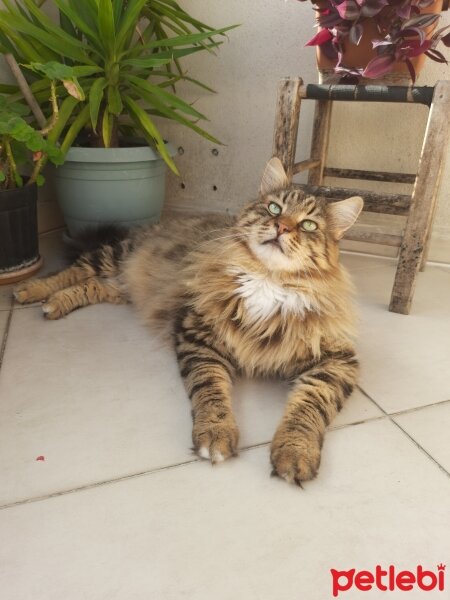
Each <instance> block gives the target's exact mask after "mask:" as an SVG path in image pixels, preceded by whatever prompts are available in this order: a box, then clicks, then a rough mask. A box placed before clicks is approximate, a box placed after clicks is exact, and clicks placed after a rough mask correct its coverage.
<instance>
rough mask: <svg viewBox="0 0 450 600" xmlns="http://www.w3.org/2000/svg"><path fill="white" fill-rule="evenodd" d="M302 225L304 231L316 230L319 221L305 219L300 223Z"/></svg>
mask: <svg viewBox="0 0 450 600" xmlns="http://www.w3.org/2000/svg"><path fill="white" fill-rule="evenodd" d="M300 227H301V228H302V229H303V231H316V229H317V223H316V222H315V221H311V220H310V219H305V220H304V221H302V222H301V223H300Z"/></svg>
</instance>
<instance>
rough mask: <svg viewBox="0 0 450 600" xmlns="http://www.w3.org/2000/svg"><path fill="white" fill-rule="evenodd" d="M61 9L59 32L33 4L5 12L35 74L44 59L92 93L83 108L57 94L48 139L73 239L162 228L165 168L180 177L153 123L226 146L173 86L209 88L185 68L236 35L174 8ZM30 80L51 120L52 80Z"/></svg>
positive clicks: (10, 33)
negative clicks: (128, 227) (56, 155)
mask: <svg viewBox="0 0 450 600" xmlns="http://www.w3.org/2000/svg"><path fill="white" fill-rule="evenodd" d="M44 2H45V0H44ZM41 4H42V2H41ZM53 4H54V5H56V7H57V8H58V10H59V16H60V22H59V24H57V23H55V22H53V21H52V20H51V19H50V18H49V17H48V16H47V15H46V14H45V13H44V11H43V10H42V8H40V7H39V6H37V4H36V3H35V2H34V1H33V0H17V2H16V3H15V4H14V3H12V2H10V0H6V1H5V2H4V5H5V9H4V10H0V34H2V35H1V38H0V43H1V44H2V46H3V48H4V51H8V52H11V53H13V54H14V55H15V56H16V58H17V60H18V61H19V62H21V63H25V64H29V65H30V66H31V67H30V68H31V69H32V68H33V65H34V64H35V63H36V62H38V61H40V60H42V59H41V58H40V57H42V56H43V57H44V58H45V59H48V60H57V61H58V62H63V63H66V64H67V65H70V66H71V67H72V68H74V69H75V70H76V75H77V77H78V80H79V83H80V85H81V87H82V89H83V90H84V91H85V94H86V100H85V102H81V100H80V99H77V98H75V97H73V96H70V95H69V93H68V91H67V90H66V89H65V88H64V87H63V86H59V87H58V89H57V95H58V102H59V116H58V120H57V122H56V124H55V126H54V128H53V129H52V131H51V133H50V134H49V140H50V141H51V142H53V143H57V142H59V143H60V147H61V151H62V154H63V156H64V159H65V162H64V165H63V166H62V167H59V168H58V169H56V187H57V191H58V196H59V201H60V204H61V207H62V209H63V213H64V216H65V220H66V224H67V225H68V229H69V233H70V234H74V233H76V232H77V231H78V230H80V229H82V228H84V227H85V226H88V225H91V224H98V223H102V222H121V223H123V224H130V223H139V222H143V221H145V222H148V221H152V220H157V219H158V217H159V214H160V211H161V207H162V202H163V198H164V183H165V166H166V165H168V166H169V167H170V168H171V169H172V170H173V171H174V172H175V173H177V169H176V166H175V164H174V162H173V159H172V156H171V150H170V147H169V146H168V145H167V144H166V142H165V141H164V139H163V136H162V134H161V133H160V131H159V130H158V128H157V126H156V125H155V122H154V117H155V116H156V117H163V118H167V119H172V120H174V121H177V122H178V123H180V124H181V125H184V126H186V127H189V128H190V129H192V130H194V131H195V132H197V133H199V134H200V135H201V136H203V137H204V138H206V139H208V140H210V141H213V142H214V143H219V142H218V140H216V139H215V138H214V137H213V136H212V135H210V134H209V133H207V132H206V131H205V130H204V129H202V128H201V127H200V126H199V125H198V121H199V120H202V119H205V118H206V117H205V116H204V115H203V114H201V113H200V112H199V111H198V110H197V109H196V108H194V106H192V105H191V104H189V103H187V102H185V101H184V100H182V99H181V98H180V97H179V96H178V95H177V94H176V88H175V85H176V83H177V82H179V81H181V80H189V81H192V82H193V83H195V84H197V85H200V86H202V87H206V86H205V85H204V84H202V83H201V82H198V81H196V80H195V79H192V78H191V77H188V75H187V74H186V73H184V72H183V70H182V68H181V65H180V63H179V60H180V59H181V58H182V57H183V56H186V55H188V54H192V53H195V52H199V51H205V50H209V51H211V50H213V49H215V48H217V47H218V45H219V44H220V43H221V42H220V41H216V40H215V37H214V36H218V35H221V34H223V33H224V32H225V31H226V30H227V29H230V28H224V29H218V30H214V29H212V28H210V27H208V26H207V25H205V24H203V23H201V22H199V21H196V20H195V19H193V18H192V17H190V16H189V15H188V14H187V13H186V12H185V11H183V10H182V9H181V8H180V7H179V5H178V4H177V3H176V2H175V1H174V0H119V1H118V0H53ZM193 30H194V31H193ZM172 34H175V35H173V36H172ZM23 36H26V38H24V37H23ZM170 36H172V37H170ZM25 39H26V42H25V41H24V40H25ZM27 77H28V79H29V82H30V87H31V89H32V90H33V92H34V93H35V95H36V97H37V98H38V99H39V100H40V101H41V102H44V107H43V110H44V112H46V113H47V114H48V113H49V111H50V106H49V104H48V103H47V104H45V98H46V95H47V94H48V87H47V85H46V83H45V79H44V80H43V79H42V78H39V77H38V76H37V74H36V72H35V71H33V70H30V71H28V73H27ZM127 138H128V139H130V138H131V139H133V142H132V144H129V143H127V141H126V140H127ZM136 138H139V139H140V140H143V144H142V143H139V142H138V143H136V142H135V141H134V140H135V139H136Z"/></svg>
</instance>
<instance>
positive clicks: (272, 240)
mask: <svg viewBox="0 0 450 600" xmlns="http://www.w3.org/2000/svg"><path fill="white" fill-rule="evenodd" d="M267 244H270V245H271V246H274V247H275V248H278V250H280V252H282V253H283V254H284V250H283V248H282V247H281V244H280V238H279V237H274V238H270V240H265V241H264V242H262V245H263V246H266V245H267Z"/></svg>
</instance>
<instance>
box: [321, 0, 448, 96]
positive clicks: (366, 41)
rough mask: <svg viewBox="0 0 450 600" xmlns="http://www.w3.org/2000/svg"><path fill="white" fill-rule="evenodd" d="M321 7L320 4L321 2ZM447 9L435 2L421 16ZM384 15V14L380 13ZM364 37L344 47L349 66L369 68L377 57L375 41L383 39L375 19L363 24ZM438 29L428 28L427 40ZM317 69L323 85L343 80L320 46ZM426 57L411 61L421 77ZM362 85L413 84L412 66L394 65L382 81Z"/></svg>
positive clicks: (401, 63) (371, 80) (369, 81)
mask: <svg viewBox="0 0 450 600" xmlns="http://www.w3.org/2000/svg"><path fill="white" fill-rule="evenodd" d="M319 5H320V2H319ZM446 9H447V7H446V6H443V0H435V1H434V2H433V4H431V5H430V6H427V7H426V8H422V9H421V10H420V12H421V13H433V14H437V13H440V12H441V11H442V10H446ZM380 14H383V12H382V13H380ZM362 25H363V35H362V38H361V41H360V42H359V44H353V43H352V42H350V41H349V40H347V41H346V43H345V46H344V58H343V64H344V65H345V66H346V67H354V68H365V67H366V66H367V65H368V63H369V62H370V61H371V60H372V59H373V58H375V57H376V56H377V53H376V50H374V49H373V47H372V40H374V39H377V38H379V37H380V34H379V32H378V31H377V27H376V24H375V21H374V20H373V19H371V18H366V19H365V20H364V21H363V22H362ZM434 30H435V27H434V26H431V27H429V28H428V35H427V37H429V36H431V35H432V33H433V32H434ZM316 52H317V67H318V70H319V78H320V82H321V83H336V82H337V81H339V80H340V79H341V77H342V75H340V74H337V73H335V72H334V67H335V65H336V61H333V60H331V59H330V58H328V57H327V56H325V54H324V52H323V50H322V49H321V47H320V46H317V50H316ZM425 59H426V56H425V54H420V55H419V56H416V57H415V58H412V59H411V62H412V64H413V66H414V70H415V72H416V75H419V73H420V72H421V70H422V69H423V66H424V64H425ZM361 83H368V84H374V83H385V84H387V85H409V84H410V83H411V76H410V74H409V71H408V67H407V66H406V64H405V63H404V62H397V63H394V65H393V66H392V71H391V72H390V73H387V74H386V75H384V76H383V77H381V78H380V79H364V78H363V79H361Z"/></svg>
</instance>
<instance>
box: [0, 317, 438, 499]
mask: <svg viewBox="0 0 450 600" xmlns="http://www.w3.org/2000/svg"><path fill="white" fill-rule="evenodd" d="M12 311H13V309H11V314H12ZM0 364H1V363H0ZM358 389H359V390H360V391H361V393H362V394H364V396H366V397H367V398H368V399H369V400H370V401H371V402H372V403H373V404H375V406H376V407H377V408H378V409H379V410H380V411H381V412H382V413H383V414H382V415H381V416H378V417H370V418H368V419H364V420H362V421H356V422H354V423H347V424H344V425H338V426H336V427H330V428H329V429H328V431H330V432H331V431H339V430H341V429H345V428H346V427H353V426H355V425H363V424H365V423H371V422H375V421H380V420H383V419H386V418H388V419H389V420H390V421H391V422H392V423H394V425H396V426H397V427H398V428H399V429H401V431H403V432H404V433H405V434H406V435H407V436H408V437H409V438H410V439H411V441H413V442H414V444H415V445H416V446H417V447H418V448H420V449H421V450H422V451H423V452H424V453H425V454H427V456H428V457H429V458H430V459H431V460H432V461H433V462H435V463H436V464H437V465H438V466H439V468H440V469H442V470H443V471H444V473H446V474H447V475H449V476H450V474H449V473H447V471H446V470H445V469H444V468H443V467H442V466H441V465H440V464H439V463H438V462H437V461H436V460H435V459H434V458H433V457H432V456H431V455H430V454H428V452H427V451H426V450H424V449H423V448H422V447H421V446H420V445H419V444H418V443H417V442H416V441H415V440H414V439H413V438H412V437H411V436H410V435H409V434H408V433H407V432H406V431H404V430H403V429H402V428H401V427H400V426H399V425H398V424H397V423H396V422H395V421H393V420H392V419H391V418H390V415H389V413H387V412H386V411H385V410H384V409H382V408H381V406H379V405H378V403H377V402H375V400H374V399H373V398H371V396H369V395H368V394H367V393H366V392H365V391H364V390H363V389H362V388H360V387H359V386H358ZM444 402H450V400H448V401H444ZM435 404H442V402H437V403H435ZM435 404H432V405H428V406H434V405H435ZM420 408H426V407H419V408H417V410H420ZM412 410H416V409H408V410H407V411H402V412H399V413H394V414H395V415H397V414H402V413H403V412H411V411H412ZM270 443H271V441H270V440H269V441H266V442H259V443H257V444H250V445H249V446H244V447H242V448H240V452H247V451H249V450H253V449H255V448H263V447H265V446H269V445H270ZM198 462H204V461H203V459H201V458H193V459H192V460H186V461H182V462H179V463H174V464H172V465H164V466H162V467H156V468H154V469H148V470H145V471H140V472H137V473H130V474H129V475H122V476H120V477H116V478H113V479H105V480H103V481H96V482H94V483H90V484H87V485H81V486H79V487H75V488H71V489H68V490H61V491H58V492H52V493H50V494H44V495H42V496H35V497H32V498H26V499H23V500H17V501H16V502H10V503H7V504H3V505H0V510H6V509H8V508H14V507H17V506H23V505H25V504H33V503H35V502H42V501H44V500H50V499H52V498H58V497H60V496H66V495H69V494H76V493H77V492H83V491H88V490H91V489H95V488H98V487H103V486H106V485H112V484H115V483H120V482H121V481H128V480H129V479H134V478H138V477H144V476H146V475H152V474H153V473H159V472H160V471H167V470H169V469H175V468H177V467H182V466H185V465H190V464H194V463H198ZM205 462H206V461H205Z"/></svg>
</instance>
